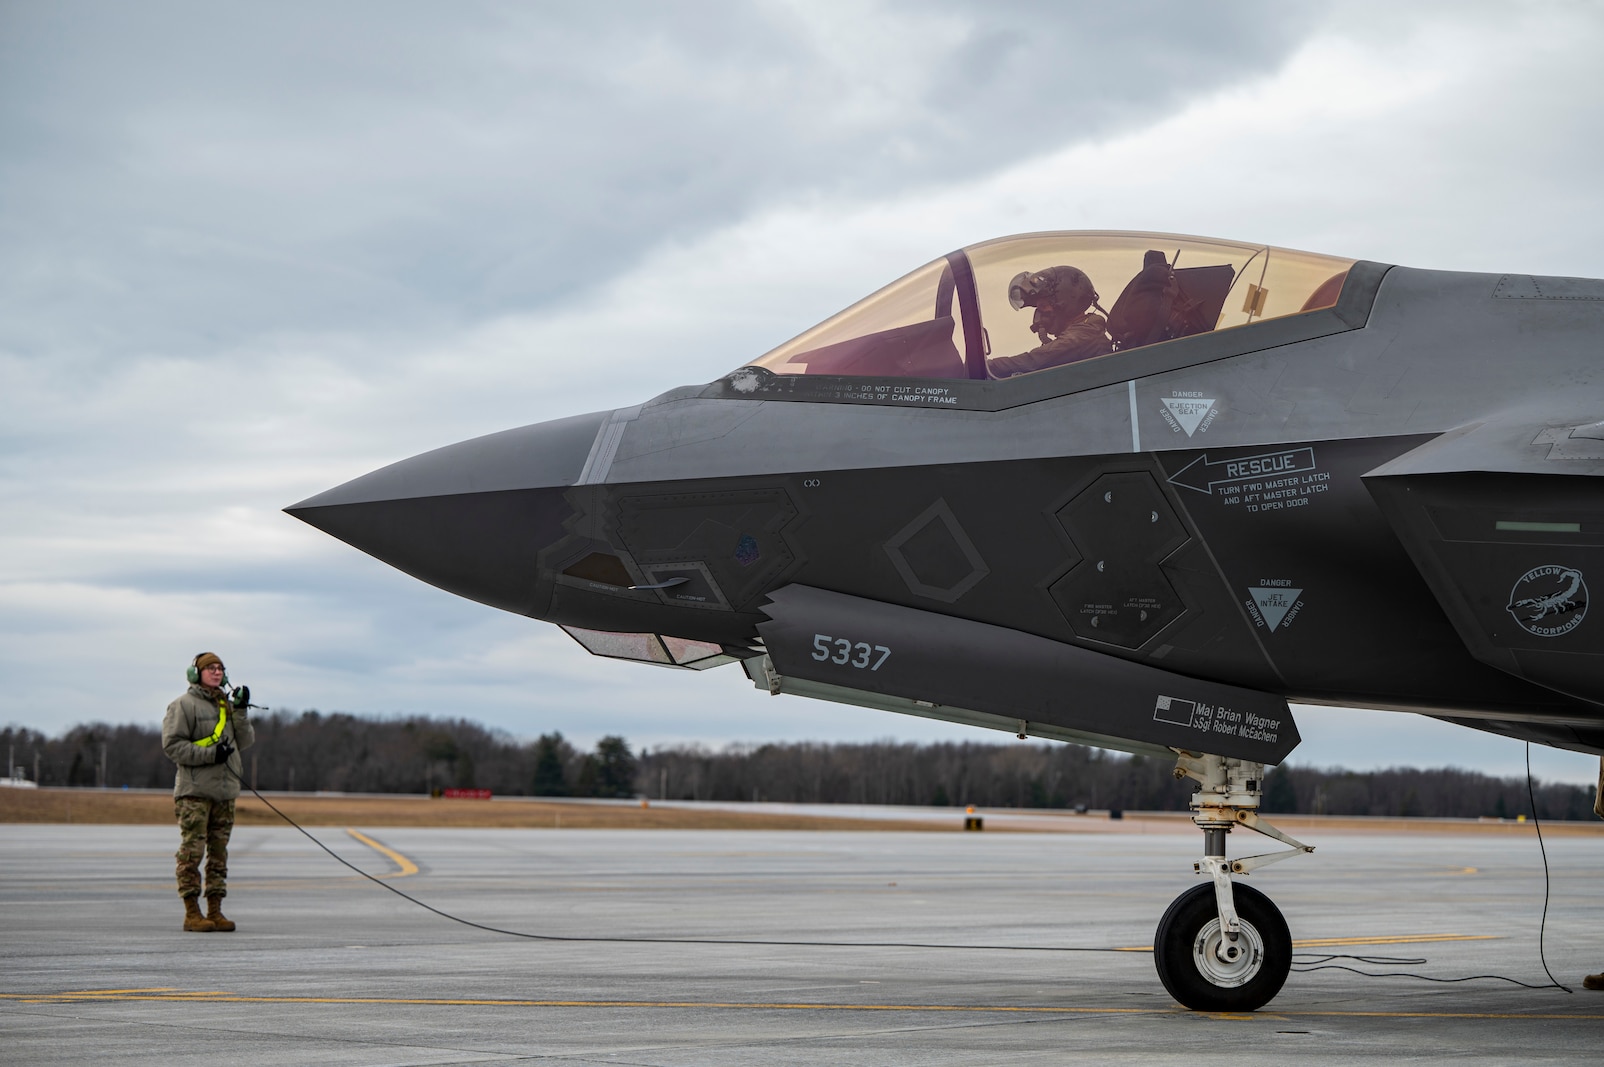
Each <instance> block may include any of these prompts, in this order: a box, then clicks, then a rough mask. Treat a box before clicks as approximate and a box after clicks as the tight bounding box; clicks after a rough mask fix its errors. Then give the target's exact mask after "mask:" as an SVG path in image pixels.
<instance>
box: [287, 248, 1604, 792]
mask: <svg viewBox="0 0 1604 1067" xmlns="http://www.w3.org/2000/svg"><path fill="white" fill-rule="evenodd" d="M961 280H962V279H961V278H960V281H961ZM961 296H962V293H960V297H961ZM1249 299H1250V300H1251V296H1250V298H1249ZM938 319H939V309H938ZM940 321H945V320H940ZM975 336H976V335H975V334H974V333H971V334H970V338H969V340H970V345H971V348H970V351H971V352H973V351H974V346H975V345H976V344H978V343H986V344H989V341H988V340H986V339H984V338H983V339H982V340H981V341H980V342H976V341H975ZM988 336H989V335H988ZM970 364H971V365H972V366H973V365H978V364H976V363H975V361H974V360H973V358H971V359H970ZM1601 365H1604V282H1597V281H1589V280H1585V279H1581V280H1579V279H1561V278H1544V277H1532V276H1526V275H1496V274H1491V275H1488V274H1468V273H1454V272H1443V271H1429V270H1414V269H1408V268H1404V267H1389V266H1386V265H1382V264H1375V263H1368V262H1363V261H1361V262H1358V263H1355V264H1354V265H1353V267H1352V269H1351V270H1349V271H1348V273H1347V275H1346V278H1345V280H1342V282H1341V295H1340V299H1337V300H1336V302H1335V304H1334V305H1332V306H1329V307H1325V308H1322V309H1319V310H1313V311H1307V312H1303V313H1299V314H1289V315H1285V316H1283V317H1279V318H1275V319H1269V320H1266V321H1262V322H1253V323H1252V324H1250V325H1246V326H1242V327H1239V328H1234V329H1222V330H1216V331H1212V332H1204V333H1199V334H1195V335H1192V336H1183V337H1179V338H1177V339H1174V340H1168V341H1165V342H1163V343H1159V344H1151V345H1148V346H1146V347H1139V348H1134V349H1132V350H1130V351H1115V352H1113V353H1112V354H1109V355H1106V356H1103V357H1101V358H1097V359H1088V360H1083V361H1081V362H1075V363H1070V364H1067V365H1063V366H1058V367H1054V368H1052V369H1048V370H1043V371H1039V372H1037V373H1034V374H1027V375H1021V376H1019V377H1013V378H1006V379H1001V380H991V379H989V378H979V377H971V378H964V377H951V376H948V377H912V376H906V375H878V376H877V375H873V374H868V375H865V374H855V375H841V374H829V373H812V372H810V373H805V374H804V373H789V374H782V373H774V372H773V371H772V370H770V369H767V368H765V367H761V366H748V367H743V368H740V369H738V370H736V371H734V372H733V373H731V374H729V375H727V376H725V377H724V378H722V379H719V380H718V381H715V382H713V383H711V384H709V385H705V386H692V387H687V388H682V389H676V390H673V391H671V392H669V393H666V394H664V395H662V396H660V397H657V398H656V399H654V400H651V401H649V402H647V403H645V404H642V405H640V406H638V407H631V408H621V409H618V410H615V411H607V412H598V413H593V414H588V415H580V416H576V417H573V418H568V419H562V420H558V421H555V422H547V423H542V424H538V425H534V426H527V427H523V428H521V429H515V430H509V431H505V432H502V433H495V434H491V435H489V436H487V437H481V438H477V439H475V440H471V441H466V442H463V443H460V444H456V445H451V446H448V447H446V448H442V449H438V450H436V451H433V452H429V453H425V454H423V455H420V456H417V457H414V458H412V459H408V460H404V461H402V462H400V463H397V464H394V465H392V466H389V467H386V468H383V469H382V470H379V471H375V472H373V473H372V474H368V475H366V476H363V477H360V478H357V479H355V480H354V481H351V482H348V483H346V484H344V485H342V486H339V487H337V488H335V489H331V490H329V491H327V492H325V493H322V494H320V495H318V496H314V497H312V498H310V499H308V500H305V501H303V502H301V503H300V504H297V505H294V506H293V507H291V508H290V509H288V510H289V511H290V512H291V513H292V514H294V515H295V516H296V517H298V518H300V519H302V520H304V521H306V522H308V523H310V524H312V525H314V526H316V527H318V528H320V529H322V530H324V531H327V532H328V533H330V534H332V535H334V536H335V537H338V538H340V539H341V540H344V541H346V542H347V543H349V544H351V545H353V546H355V547H357V548H359V549H361V550H362V551H364V552H367V553H369V554H371V555H373V556H375V557H377V558H379V559H380V560H383V561H384V562H386V563H389V564H390V565H392V566H394V567H397V568H399V569H401V570H403V571H405V572H407V573H409V574H412V575H414V576H416V577H418V578H420V579H422V580H424V581H426V582H429V583H431V584H434V585H436V586H439V587H440V588H442V589H445V590H448V591H450V592H453V593H456V594H459V595H461V596H465V597H469V598H471V599H473V600H477V601H479V602H482V603H485V604H488V605H491V606H494V607H498V608H502V609H504V610H507V611H511V612H516V613H518V614H521V615H526V616H529V617H531V618H535V619H543V620H548V621H551V622H554V623H559V624H563V625H564V626H565V627H569V628H577V629H580V630H591V631H607V632H612V633H618V634H639V635H664V636H666V637H669V638H674V639H683V640H684V641H691V642H701V643H706V644H708V645H716V646H719V647H718V649H715V650H713V651H715V652H718V653H721V654H722V655H724V656H731V657H734V658H738V659H741V660H743V661H745V668H746V670H747V672H748V674H749V675H750V676H751V677H752V678H753V680H754V681H755V682H756V683H757V684H759V685H760V686H764V687H766V688H768V689H770V690H771V691H773V692H797V693H803V694H806V695H812V696H818V697H823V698H826V699H832V700H838V701H846V702H850V703H855V704H860V705H863V706H866V707H873V708H884V709H888V710H895V711H901V712H906V713H912V714H918V715H928V716H932V717H936V718H945V719H951V720H954V721H959V722H969V723H973V724H975V725H980V726H989V727H994V728H998V729H1007V730H1009V731H1011V732H1018V733H1020V734H1026V733H1029V734H1032V735H1036V736H1044V737H1057V738H1061V739H1064V740H1082V741H1089V742H1092V743H1097V744H1105V745H1109V746H1111V747H1116V748H1125V749H1128V750H1131V751H1155V752H1168V751H1170V750H1176V749H1180V750H1191V751H1199V752H1214V753H1221V754H1224V755H1228V756H1239V757H1242V758H1252V759H1257V760H1259V761H1261V762H1265V763H1276V762H1279V761H1280V760H1281V759H1282V758H1284V757H1285V755H1286V753H1287V752H1288V751H1290V749H1291V747H1292V746H1293V745H1295V744H1296V742H1297V734H1296V727H1295V725H1294V724H1293V722H1292V720H1291V716H1290V714H1289V713H1288V711H1287V708H1286V702H1287V701H1289V700H1290V701H1294V702H1311V703H1322V704H1331V705H1341V706H1355V707H1372V708H1389V709H1399V710H1409V711H1417V712H1421V713H1424V714H1428V715H1432V716H1436V717H1439V718H1444V719H1449V720H1452V721H1456V722H1460V723H1463V724H1465V725H1469V726H1474V727H1476V728H1479V729H1484V730H1491V731H1494V732H1497V733H1502V734H1506V735H1509V736H1513V737H1519V738H1525V739H1529V740H1534V741H1540V742H1543V743H1546V744H1551V745H1556V746H1559V747H1564V748H1570V749H1575V750H1578V751H1587V752H1595V753H1604V611H1590V610H1589V605H1588V603H1587V599H1586V598H1587V586H1588V583H1601V582H1604V481H1601V480H1600V476H1601V475H1604V422H1601V420H1604V375H1601V373H1600V367H1601ZM576 636H581V639H582V640H583V639H585V637H584V636H583V635H576ZM643 640H648V641H650V640H654V639H652V638H645V637H643ZM655 640H657V641H658V644H657V645H653V646H652V648H653V649H654V652H653V656H654V657H655V658H656V659H658V660H659V661H662V660H663V659H665V658H678V657H677V655H676V654H675V653H674V652H673V651H672V650H670V651H669V652H668V655H667V657H665V656H664V655H663V654H662V651H661V650H662V649H667V648H668V646H667V645H664V644H662V642H661V638H657V639H655ZM681 643H683V642H681ZM590 647H593V649H594V648H595V643H594V641H591V642H590ZM638 658H647V657H644V656H642V657H638Z"/></svg>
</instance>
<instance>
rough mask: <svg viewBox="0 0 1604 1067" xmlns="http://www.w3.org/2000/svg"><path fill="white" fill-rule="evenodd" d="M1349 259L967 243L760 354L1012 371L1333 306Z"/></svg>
mask: <svg viewBox="0 0 1604 1067" xmlns="http://www.w3.org/2000/svg"><path fill="white" fill-rule="evenodd" d="M1353 263H1354V261H1353V260H1351V259H1340V258H1337V257H1333V256H1324V255H1316V254H1314V253H1311V252H1297V251H1293V250H1290V249H1285V248H1272V247H1268V246H1264V245H1251V244H1236V243H1233V242H1228V241H1216V240H1212V239H1209V238H1200V237H1178V236H1175V235H1171V234H1159V233H1098V232H1089V231H1067V232H1058V233H1034V234H1025V235H1022V236H1017V237H1002V238H998V239H997V240H994V241H985V242H982V243H980V244H976V245H970V246H969V247H967V248H964V249H961V250H959V251H957V252H953V253H952V254H951V255H948V256H946V257H944V258H942V259H938V260H936V261H935V262H934V263H929V264H926V265H925V266H923V267H920V268H919V269H918V270H916V271H914V272H913V273H911V274H908V275H905V276H904V277H902V278H900V279H898V280H897V281H894V282H892V283H891V284H890V285H888V286H886V287H885V288H884V289H881V290H880V291H879V292H877V293H874V294H873V295H871V296H869V297H866V298H864V299H863V300H860V301H858V302H857V303H856V304H853V305H852V306H851V307H849V308H847V309H846V310H845V311H842V312H840V313H839V314H836V315H834V316H832V317H830V318H828V319H826V320H825V321H824V322H821V323H819V325H817V326H815V327H813V328H812V329H810V330H808V331H806V332H804V333H802V334H800V335H799V336H797V337H794V338H792V339H791V340H790V341H787V342H786V343H785V344H783V345H781V346H780V347H778V348H776V349H774V350H773V351H771V352H768V353H766V354H765V355H763V356H760V357H759V358H757V359H755V360H753V361H752V363H751V364H750V366H756V367H762V368H764V369H765V370H768V371H771V372H773V373H775V374H841V375H854V376H872V377H900V378H978V379H985V378H1007V377H1013V376H1015V375H1018V374H1028V373H1033V372H1035V371H1039V370H1046V369H1049V368H1051V367H1057V366H1063V365H1065V364H1068V363H1076V362H1080V361H1082V360H1087V359H1101V358H1106V357H1108V356H1110V355H1113V354H1115V353H1118V352H1124V351H1129V350H1131V349H1134V348H1141V347H1145V346H1147V345H1153V344H1161V343H1163V342H1166V341H1173V340H1178V339H1180V338H1183V337H1189V336H1193V335H1195V334H1200V333H1209V332H1217V331H1220V330H1229V329H1236V328H1239V327H1243V326H1250V325H1252V324H1254V323H1256V322H1262V321H1264V320H1266V319H1273V318H1280V317H1282V316H1285V315H1296V314H1299V313H1301V312H1305V311H1315V310H1318V309H1320V308H1326V307H1330V306H1332V305H1333V304H1335V303H1336V302H1337V297H1338V296H1339V295H1340V294H1341V292H1342V283H1343V280H1344V279H1345V278H1346V277H1347V273H1348V268H1349V267H1351V266H1352V265H1353Z"/></svg>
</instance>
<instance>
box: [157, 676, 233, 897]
mask: <svg viewBox="0 0 1604 1067" xmlns="http://www.w3.org/2000/svg"><path fill="white" fill-rule="evenodd" d="M224 703H225V702H224V698H223V694H222V693H221V692H220V691H219V690H216V689H209V688H207V687H206V686H203V685H200V684H198V683H197V684H193V685H191V686H190V687H189V689H188V691H187V692H185V693H184V694H183V695H181V696H180V697H179V698H178V699H177V700H175V701H173V702H172V703H171V704H169V705H167V714H166V715H164V716H163V717H162V749H163V751H165V752H166V753H167V757H168V759H171V760H172V761H173V762H174V763H176V764H177V765H178V774H177V776H176V778H175V780H174V782H173V811H174V814H175V815H176V816H177V818H178V829H179V833H180V843H179V846H178V853H177V855H176V856H175V859H176V860H177V865H178V895H179V896H181V897H185V898H191V897H196V896H199V895H200V893H201V892H202V890H203V888H204V891H205V893H206V895H207V896H208V897H223V896H226V895H227V894H228V838H229V835H230V834H231V833H233V830H234V799H235V798H236V797H238V796H239V789H240V778H241V776H242V775H243V774H244V763H243V761H242V760H241V759H240V750H241V749H245V748H249V747H250V746H251V745H252V744H254V743H255V742H256V729H255V727H253V726H252V725H251V720H250V716H249V715H247V714H246V712H245V711H244V710H243V709H236V708H233V707H228V708H227V709H226V721H225V723H224V726H223V733H222V737H223V738H225V739H227V740H228V741H229V742H230V743H232V744H233V745H234V749H235V750H234V751H233V752H232V753H230V754H229V757H228V760H227V762H225V763H218V762H216V759H217V751H216V749H215V748H214V747H212V746H211V745H200V744H196V742H197V741H202V740H206V739H208V738H210V737H212V735H213V734H214V733H215V732H216V729H217V722H218V719H219V718H220V717H224V715H225V712H224V710H223V706H224ZM203 856H204V857H205V859H206V881H205V885H204V887H203V886H202V883H201V870H200V866H201V858H202V857H203Z"/></svg>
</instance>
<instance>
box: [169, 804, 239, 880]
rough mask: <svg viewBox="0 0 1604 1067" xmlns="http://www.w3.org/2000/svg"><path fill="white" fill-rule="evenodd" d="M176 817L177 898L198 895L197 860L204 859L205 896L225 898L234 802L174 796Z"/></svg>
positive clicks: (199, 865) (199, 878)
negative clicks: (177, 843)
mask: <svg viewBox="0 0 1604 1067" xmlns="http://www.w3.org/2000/svg"><path fill="white" fill-rule="evenodd" d="M173 814H175V815H176V816H178V833H179V838H180V840H179V845H178V856H177V859H178V895H179V896H181V897H198V896H200V894H201V857H202V856H205V857H206V886H205V889H206V895H207V896H209V897H225V896H227V895H228V838H229V835H230V834H232V833H233V832H234V802H233V801H232V800H211V799H209V798H207V797H174V798H173Z"/></svg>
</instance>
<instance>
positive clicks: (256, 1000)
mask: <svg viewBox="0 0 1604 1067" xmlns="http://www.w3.org/2000/svg"><path fill="white" fill-rule="evenodd" d="M4 1000H10V1001H23V1002H27V1003H34V1004H41V1003H45V1004H48V1003H55V1004H68V1003H77V1004H82V1003H85V1002H89V1001H96V1000H98V1001H104V1002H106V1003H115V1002H128V1001H169V1002H172V1003H193V1002H195V1001H197V1000H205V1001H207V1002H208V1003H219V1004H346V1005H400V1006H413V1007H435V1008H463V1007H483V1008H692V1009H696V1008H701V1009H708V1010H715V1009H722V1010H739V1011H878V1012H889V1011H907V1012H939V1013H950V1014H960V1013H973V1014H991V1015H997V1014H1006V1015H1192V1014H1204V1015H1206V1016H1207V1017H1209V1018H1218V1019H1230V1020H1234V1021H1243V1022H1247V1021H1260V1022H1267V1023H1275V1022H1282V1021H1285V1020H1287V1019H1294V1018H1343V1019H1499V1020H1508V1019H1531V1020H1534V1021H1552V1020H1562V1019H1563V1020H1571V1019H1576V1020H1599V1021H1604V1014H1597V1013H1576V1014H1567V1013H1562V1012H1512V1011H1511V1012H1482V1011H1297V1010H1293V1011H1279V1010H1276V1011H1269V1012H1265V1013H1262V1014H1253V1015H1246V1014H1243V1015H1238V1014H1235V1013H1224V1012H1217V1013H1215V1012H1209V1013H1194V1012H1189V1011H1187V1010H1186V1009H1185V1008H1181V1007H1178V1006H1174V1005H1170V1006H1166V1007H1162V1008H1158V1007H1154V1008H1116V1007H1109V1008H1077V1007H1067V1006H1063V1005H1042V1004H1036V1005H1029V1004H822V1003H811V1002H788V1001H775V1002H762V1001H753V1002H741V1001H695V1000H493V999H486V998H469V997H463V998H448V997H439V998H435V997H428V998H425V997H269V996H241V995H238V994H235V993H228V992H223V991H194V992H188V993H185V992H162V991H157V990H152V991H150V992H145V991H134V992H125V991H122V990H77V991H69V992H64V993H0V1001H4Z"/></svg>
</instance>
